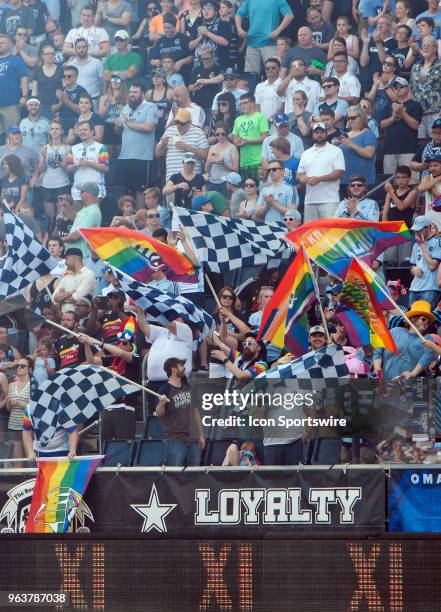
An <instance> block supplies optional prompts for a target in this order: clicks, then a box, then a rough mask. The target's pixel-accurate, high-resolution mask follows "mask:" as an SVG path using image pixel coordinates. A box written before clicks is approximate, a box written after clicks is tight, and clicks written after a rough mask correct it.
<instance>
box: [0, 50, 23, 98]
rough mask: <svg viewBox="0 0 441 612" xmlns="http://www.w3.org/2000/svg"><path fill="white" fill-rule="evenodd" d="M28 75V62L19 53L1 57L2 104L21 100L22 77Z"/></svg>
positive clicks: (0, 84)
mask: <svg viewBox="0 0 441 612" xmlns="http://www.w3.org/2000/svg"><path fill="white" fill-rule="evenodd" d="M28 75H29V72H28V69H27V67H26V64H25V63H24V61H23V60H22V59H21V57H20V56H19V55H7V56H6V57H2V58H0V106H10V105H12V104H18V103H19V102H20V98H21V89H20V79H21V78H22V77H25V76H28Z"/></svg>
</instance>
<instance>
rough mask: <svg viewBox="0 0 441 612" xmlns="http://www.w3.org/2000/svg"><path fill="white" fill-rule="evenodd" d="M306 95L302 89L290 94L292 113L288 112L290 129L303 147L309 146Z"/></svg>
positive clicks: (308, 119) (309, 131)
mask: <svg viewBox="0 0 441 612" xmlns="http://www.w3.org/2000/svg"><path fill="white" fill-rule="evenodd" d="M307 106H308V96H307V95H306V94H305V92H304V91H301V90H299V91H296V92H294V94H293V96H292V113H288V119H289V121H290V125H291V127H290V131H291V132H292V133H293V134H295V135H296V136H298V137H299V138H300V139H301V140H302V142H303V146H304V147H309V146H311V117H312V113H311V112H310V111H308V110H307Z"/></svg>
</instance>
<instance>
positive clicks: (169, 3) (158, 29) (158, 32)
mask: <svg viewBox="0 0 441 612" xmlns="http://www.w3.org/2000/svg"><path fill="white" fill-rule="evenodd" d="M160 5H161V13H159V14H158V15H155V16H154V17H153V18H152V19H151V21H150V23H149V38H150V41H151V42H152V43H155V42H156V41H157V40H158V39H159V38H161V37H162V36H164V21H163V19H164V15H167V14H170V13H172V12H173V8H174V3H173V0H160ZM176 29H177V30H178V32H179V31H180V29H181V28H180V23H179V19H177V20H176Z"/></svg>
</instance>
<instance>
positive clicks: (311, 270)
mask: <svg viewBox="0 0 441 612" xmlns="http://www.w3.org/2000/svg"><path fill="white" fill-rule="evenodd" d="M302 249H303V252H304V255H305V258H306V261H307V263H308V268H309V272H310V274H311V278H312V283H313V285H314V291H315V295H316V296H317V301H318V306H319V311H320V317H321V319H322V323H323V327H324V328H325V332H326V339H327V341H328V344H330V343H331V342H332V339H331V335H330V333H329V329H328V325H327V323H326V317H325V313H324V310H323V306H322V303H321V301H320V291H319V288H318V285H317V279H316V278H315V276H314V272H313V269H312V266H311V260H310V259H309V255H308V253H307V251H306V249H305V247H304V246H303V245H302ZM317 270H318V266H317Z"/></svg>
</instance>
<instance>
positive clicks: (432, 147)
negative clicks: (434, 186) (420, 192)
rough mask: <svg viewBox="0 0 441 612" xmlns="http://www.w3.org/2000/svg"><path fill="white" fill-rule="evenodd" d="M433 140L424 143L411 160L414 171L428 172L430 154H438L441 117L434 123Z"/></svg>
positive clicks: (440, 147)
mask: <svg viewBox="0 0 441 612" xmlns="http://www.w3.org/2000/svg"><path fill="white" fill-rule="evenodd" d="M431 136H432V138H431V140H430V141H429V142H428V143H427V144H422V145H421V146H420V147H418V149H417V150H416V152H415V155H414V156H413V158H412V161H411V162H410V167H411V169H412V170H413V171H414V172H421V176H422V177H423V176H425V175H426V174H428V172H429V170H428V167H429V164H428V159H429V157H430V156H432V155H434V154H437V153H438V152H439V149H441V117H438V119H435V121H434V122H433V123H432V129H431Z"/></svg>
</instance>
